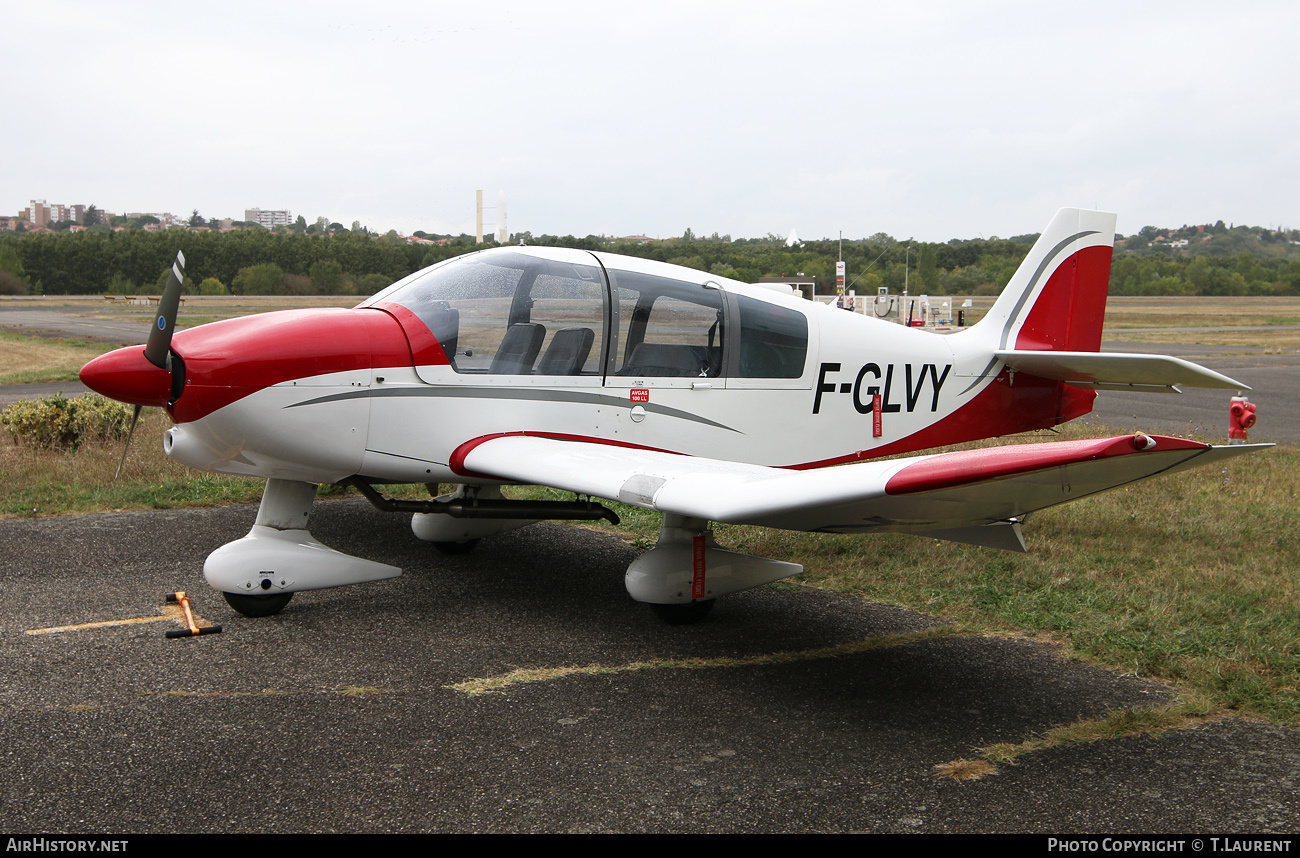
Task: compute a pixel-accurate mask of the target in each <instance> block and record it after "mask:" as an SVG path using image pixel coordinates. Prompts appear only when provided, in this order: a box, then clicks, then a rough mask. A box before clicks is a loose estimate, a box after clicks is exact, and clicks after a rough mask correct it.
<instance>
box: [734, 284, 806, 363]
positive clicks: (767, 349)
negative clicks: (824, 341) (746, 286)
mask: <svg viewBox="0 0 1300 858" xmlns="http://www.w3.org/2000/svg"><path fill="white" fill-rule="evenodd" d="M735 298H736V303H737V305H738V306H739V307H740V362H739V367H738V372H737V374H738V375H739V377H741V378H799V377H800V376H802V375H803V368H804V361H805V360H806V358H807V357H808V319H807V318H806V317H805V316H804V314H803V313H800V312H799V311H798V310H793V309H790V308H789V307H782V306H780V305H778V304H769V303H767V302H766V301H759V300H757V299H755V298H750V297H748V296H746V295H736V296H735Z"/></svg>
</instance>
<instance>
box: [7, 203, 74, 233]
mask: <svg viewBox="0 0 1300 858" xmlns="http://www.w3.org/2000/svg"><path fill="white" fill-rule="evenodd" d="M21 216H22V218H23V220H25V221H27V222H28V223H30V224H31V225H32V226H33V227H42V226H49V225H50V224H52V223H62V222H64V221H71V222H72V223H85V221H86V207H85V206H83V205H75V206H65V205H63V204H62V203H47V202H45V200H32V201H31V205H29V206H28V207H27V208H25V209H23V212H22V215H21Z"/></svg>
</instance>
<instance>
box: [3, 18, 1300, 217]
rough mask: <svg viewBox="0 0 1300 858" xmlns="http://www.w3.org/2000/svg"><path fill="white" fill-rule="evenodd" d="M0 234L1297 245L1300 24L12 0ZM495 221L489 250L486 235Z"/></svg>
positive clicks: (6, 44) (6, 21)
mask: <svg viewBox="0 0 1300 858" xmlns="http://www.w3.org/2000/svg"><path fill="white" fill-rule="evenodd" d="M0 13H2V17H0V21H3V26H2V27H0V56H3V57H4V58H5V64H6V67H7V68H8V70H9V74H8V83H7V85H6V87H5V89H6V94H5V98H4V115H5V117H6V121H5V123H4V125H5V131H4V133H3V135H0V152H3V154H4V157H3V160H2V163H3V168H2V169H3V173H0V176H3V178H2V179H0V211H4V212H5V213H17V211H19V210H21V209H22V208H25V207H26V206H27V205H28V201H29V200H31V199H33V198H36V199H45V200H48V201H49V202H51V203H64V204H69V205H71V204H75V203H83V204H92V203H93V204H95V205H97V206H99V207H100V208H102V209H105V210H109V211H112V212H117V213H120V212H124V211H170V212H173V213H176V214H188V213H189V212H190V211H191V210H192V209H196V208H197V209H198V210H199V212H200V213H201V214H202V215H204V216H205V217H233V218H235V219H241V218H242V217H243V212H244V209H245V208H250V207H260V208H266V209H272V208H288V209H290V210H292V212H293V213H294V215H299V214H301V215H304V216H305V217H306V218H307V220H308V222H311V221H313V220H314V219H315V218H316V217H317V215H325V216H327V217H329V218H330V220H333V221H341V222H343V223H344V224H345V225H350V224H351V223H352V221H354V220H359V221H361V223H363V224H365V225H366V226H368V227H369V228H371V229H372V230H380V231H383V230H388V229H397V230H398V231H399V232H403V233H409V232H412V231H414V230H417V229H423V230H426V231H429V232H452V233H460V232H470V233H472V232H473V231H474V191H475V190H476V189H482V190H483V191H484V192H485V193H484V196H485V201H486V204H487V205H489V206H492V205H495V203H496V200H497V194H498V192H499V191H504V192H505V194H506V199H507V207H508V226H509V228H510V229H511V231H512V232H517V231H522V230H529V231H531V232H533V233H535V234H542V233H552V234H561V235H563V234H574V235H578V236H582V235H587V234H591V233H595V234H606V235H629V234H646V235H650V236H652V237H668V236H672V235H680V234H681V233H682V232H683V231H684V230H685V229H687V228H688V227H689V228H691V229H693V230H694V231H695V233H696V234H704V235H708V234H710V233H713V232H717V233H721V234H730V235H732V236H733V237H737V238H739V237H756V236H762V235H765V234H767V233H777V234H780V235H785V234H787V233H788V232H789V231H790V230H791V229H796V230H797V231H798V234H799V236H800V237H801V238H805V239H807V238H820V237H832V238H833V237H835V236H836V235H838V234H840V232H841V231H842V232H843V234H844V236H845V237H846V238H861V237H863V236H867V235H870V234H872V233H875V232H878V231H885V232H889V233H890V234H892V235H894V236H895V237H898V238H907V237H912V236H914V237H915V238H917V239H919V240H928V241H944V240H947V239H949V238H954V237H958V238H971V237H976V236H980V235H982V236H985V237H988V236H991V235H1001V236H1009V235H1015V234H1019V233H1026V232H1037V231H1039V230H1041V229H1042V228H1043V227H1044V226H1045V225H1046V223H1047V221H1048V220H1049V218H1050V217H1051V215H1052V213H1053V212H1054V211H1055V210H1056V209H1057V208H1060V207H1061V206H1067V205H1077V206H1085V207H1096V208H1102V209H1107V210H1111V211H1116V212H1118V213H1119V215H1120V221H1119V230H1120V232H1122V233H1125V234H1130V233H1133V232H1136V231H1137V230H1138V229H1140V228H1141V227H1142V226H1144V225H1146V224H1157V225H1161V226H1177V225H1181V224H1183V223H1200V222H1204V221H1213V220H1215V219H1218V218H1222V219H1224V220H1225V221H1233V222H1236V223H1248V224H1257V225H1260V226H1278V225H1285V226H1288V227H1295V226H1300V218H1297V217H1296V216H1295V211H1296V194H1297V190H1298V189H1300V181H1297V180H1298V179H1300V170H1298V169H1297V166H1296V165H1297V160H1298V158H1300V154H1298V152H1297V138H1298V137H1300V49H1297V44H1300V4H1297V3H1294V2H1258V3H1256V2H1236V3H1226V2H1216V3H1202V2H1184V1H1180V2H1176V3H1147V2H1136V3H1135V2H1132V1H1131V0H1129V2H1089V3H1050V2H1018V0H1004V2H995V0H982V2H897V0H895V2H887V3H872V2H863V0H857V1H856V2H818V1H817V0H800V2H779V3H778V2H765V0H745V2H717V1H716V0H693V2H656V0H643V1H642V2H639V3H626V4H624V3H618V2H608V0H605V2H568V0H548V2H523V3H520V2H509V0H507V1H506V2H493V3H482V4H479V3H474V2H464V3H456V4H437V3H427V2H420V3H417V2H398V0H351V2H346V3H340V2H332V0H325V1H324V2H322V0H316V2H311V3H293V2H279V0H259V2H243V0H214V2H207V3H202V4H190V3H186V4H178V3H171V2H159V3H147V2H115V3H103V2H95V0H86V2H81V0H75V2H74V0H39V2H31V0H0ZM487 220H488V221H489V222H491V221H492V220H494V214H493V212H489V213H488V216H487Z"/></svg>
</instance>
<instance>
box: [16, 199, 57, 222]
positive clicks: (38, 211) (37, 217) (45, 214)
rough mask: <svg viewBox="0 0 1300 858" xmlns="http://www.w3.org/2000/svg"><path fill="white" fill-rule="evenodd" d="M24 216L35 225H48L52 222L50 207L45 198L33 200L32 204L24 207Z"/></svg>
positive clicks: (24, 218)
mask: <svg viewBox="0 0 1300 858" xmlns="http://www.w3.org/2000/svg"><path fill="white" fill-rule="evenodd" d="M22 218H23V220H25V221H27V222H28V223H29V224H31V225H32V226H34V227H38V228H39V227H42V226H46V225H48V224H49V222H50V207H49V205H48V204H47V203H46V202H45V200H32V203H31V205H30V206H28V207H27V208H25V209H23V213H22Z"/></svg>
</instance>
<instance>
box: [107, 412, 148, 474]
mask: <svg viewBox="0 0 1300 858" xmlns="http://www.w3.org/2000/svg"><path fill="white" fill-rule="evenodd" d="M142 407H143V406H140V405H137V406H136V407H135V411H133V412H132V413H131V428H130V429H127V430H126V444H125V445H124V446H123V447H122V460H121V461H120V462H118V463H117V471H116V472H115V473H114V474H113V482H117V478H118V476H119V475H120V474H121V473H122V466H123V465H125V464H126V454H127V451H128V450H130V449H131V436H132V435H134V434H135V421H137V420H139V419H140V410H141V408H142Z"/></svg>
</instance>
